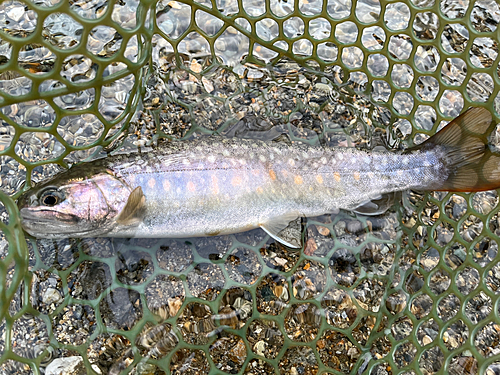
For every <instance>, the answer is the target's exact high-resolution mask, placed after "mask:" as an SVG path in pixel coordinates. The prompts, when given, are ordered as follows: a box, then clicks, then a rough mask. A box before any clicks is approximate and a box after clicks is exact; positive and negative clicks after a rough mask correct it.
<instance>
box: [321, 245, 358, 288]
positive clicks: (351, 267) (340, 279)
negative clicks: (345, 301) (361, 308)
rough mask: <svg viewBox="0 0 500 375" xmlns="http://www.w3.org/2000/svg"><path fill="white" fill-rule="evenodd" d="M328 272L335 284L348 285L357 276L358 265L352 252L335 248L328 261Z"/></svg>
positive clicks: (353, 281)
mask: <svg viewBox="0 0 500 375" xmlns="http://www.w3.org/2000/svg"><path fill="white" fill-rule="evenodd" d="M328 265H329V266H330V273H331V275H332V278H333V281H335V282H336V283H337V284H339V285H342V286H346V287H350V286H352V285H353V284H354V283H355V282H356V280H357V279H358V277H359V273H360V267H359V264H358V261H357V260H356V257H355V256H354V254H353V253H352V252H351V251H350V250H347V249H338V250H336V251H335V252H334V253H333V255H332V257H331V258H330V261H329V262H328Z"/></svg>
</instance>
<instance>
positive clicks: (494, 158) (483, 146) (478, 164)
mask: <svg viewBox="0 0 500 375" xmlns="http://www.w3.org/2000/svg"><path fill="white" fill-rule="evenodd" d="M495 126H496V124H495V123H492V117H491V113H490V112H489V111H488V110H487V109H485V108H482V107H476V108H470V109H469V110H467V111H466V112H464V113H463V114H462V115H460V116H459V117H457V118H456V119H454V120H453V121H451V122H450V123H449V124H448V125H446V126H445V127H444V128H443V129H441V130H440V131H439V132H438V133H436V134H435V135H434V136H432V137H431V138H429V139H428V140H427V141H425V142H424V143H422V144H420V145H418V146H417V147H415V148H413V149H412V150H417V149H420V150H431V149H433V148H436V147H438V146H440V148H441V150H443V151H444V163H445V167H446V171H447V172H448V178H447V179H446V180H445V181H444V183H442V184H441V185H440V186H437V187H434V186H433V190H443V191H463V192H465V191H469V192H473V191H483V190H492V189H497V188H499V187H500V156H498V155H495V154H494V153H493V152H492V151H491V150H490V148H489V140H488V136H489V134H490V133H491V132H492V131H493V129H494V128H495ZM410 151H411V150H410Z"/></svg>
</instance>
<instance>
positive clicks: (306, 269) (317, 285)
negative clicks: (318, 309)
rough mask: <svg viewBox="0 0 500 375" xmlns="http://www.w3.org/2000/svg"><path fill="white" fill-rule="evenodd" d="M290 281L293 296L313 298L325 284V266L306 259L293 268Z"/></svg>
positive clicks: (303, 298)
mask: <svg viewBox="0 0 500 375" xmlns="http://www.w3.org/2000/svg"><path fill="white" fill-rule="evenodd" d="M291 283H292V288H293V289H292V290H293V296H294V297H295V298H297V299H299V300H305V299H312V298H315V297H316V296H317V295H318V294H320V293H321V292H322V291H323V290H324V287H325V285H326V273H325V267H324V266H323V265H322V264H321V263H318V262H315V261H312V260H306V261H304V262H303V263H302V264H300V265H299V267H298V268H297V269H296V270H295V272H294V274H293V275H292V277H291Z"/></svg>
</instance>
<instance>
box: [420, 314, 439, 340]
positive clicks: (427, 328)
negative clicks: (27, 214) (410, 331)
mask: <svg viewBox="0 0 500 375" xmlns="http://www.w3.org/2000/svg"><path fill="white" fill-rule="evenodd" d="M438 334H439V324H438V323H437V322H436V321H435V320H434V319H432V318H431V319H429V320H426V321H425V322H423V323H422V324H420V326H419V327H418V330H417V340H418V343H419V344H420V345H422V346H426V345H429V344H430V343H431V342H433V341H434V339H435V338H436V337H437V336H438Z"/></svg>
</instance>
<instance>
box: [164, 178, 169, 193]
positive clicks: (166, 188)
mask: <svg viewBox="0 0 500 375" xmlns="http://www.w3.org/2000/svg"><path fill="white" fill-rule="evenodd" d="M163 190H165V191H169V190H170V182H168V181H167V180H163Z"/></svg>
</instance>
